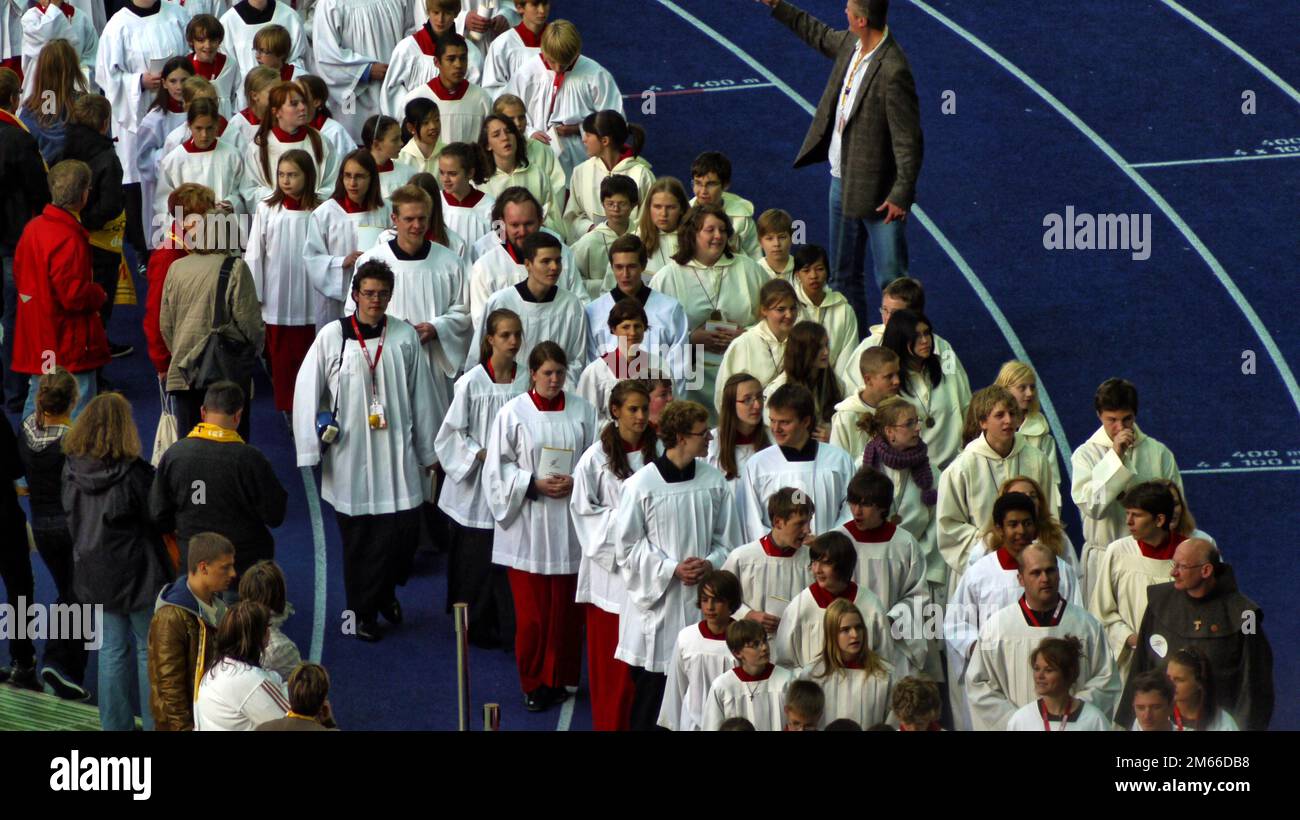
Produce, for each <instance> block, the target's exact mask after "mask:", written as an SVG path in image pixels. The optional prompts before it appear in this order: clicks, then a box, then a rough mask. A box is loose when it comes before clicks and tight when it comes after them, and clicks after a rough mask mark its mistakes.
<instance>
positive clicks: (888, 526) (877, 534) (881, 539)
mask: <svg viewBox="0 0 1300 820" xmlns="http://www.w3.org/2000/svg"><path fill="white" fill-rule="evenodd" d="M844 529H846V530H848V531H849V535H851V536H853V540H854V541H857V542H858V543H859V544H883V543H885V542H886V541H888V540H890V539H891V538H893V537H894V533H895V532H896V531H897V530H898V527H897V525H895V524H894V523H893V522H892V521H886V522H885V523H883V524H881V525H880V526H879V527H876V528H875V529H871V530H864V529H862V528H861V527H859V526H858V522H856V521H854V520H852V519H849V520H848V521H846V522H844Z"/></svg>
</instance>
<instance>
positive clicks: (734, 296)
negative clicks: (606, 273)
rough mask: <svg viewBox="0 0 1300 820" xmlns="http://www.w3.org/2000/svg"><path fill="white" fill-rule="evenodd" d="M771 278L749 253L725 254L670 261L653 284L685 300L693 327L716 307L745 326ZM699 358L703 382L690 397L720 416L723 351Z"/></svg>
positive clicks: (727, 318) (698, 376) (725, 317)
mask: <svg viewBox="0 0 1300 820" xmlns="http://www.w3.org/2000/svg"><path fill="white" fill-rule="evenodd" d="M767 281H768V276H767V274H766V273H765V272H764V271H763V269H762V268H760V267H759V266H758V263H757V262H755V261H754V260H753V259H750V258H749V257H747V256H741V255H735V256H732V257H730V258H728V257H726V256H723V257H721V258H719V259H718V261H717V262H716V263H715V264H714V265H713V266H712V267H707V268H706V267H704V266H703V264H702V263H700V262H697V261H695V260H692V261H691V262H690V263H689V264H686V265H679V264H678V263H676V262H670V263H669V264H668V265H666V266H665V267H664V268H662V269H661V270H660V271H659V272H658V273H656V274H655V276H654V278H653V279H651V280H650V287H651V288H653V289H654V290H657V291H660V292H661V293H664V294H666V295H668V296H671V297H673V298H674V299H676V300H677V301H678V302H680V303H681V305H682V308H683V309H684V310H685V311H686V326H687V329H688V330H689V331H694V330H695V329H696V328H698V327H701V326H703V325H704V323H705V322H707V321H709V316H710V314H711V313H712V312H713V311H714V310H715V309H716V310H718V311H721V313H722V319H723V320H724V321H727V322H732V323H733V324H735V325H737V326H738V327H740V328H742V329H743V328H748V327H750V326H752V325H753V324H754V322H755V321H756V319H755V318H754V317H755V316H756V315H757V310H758V291H759V289H760V288H761V287H763V283H765V282H767ZM737 341H739V340H737ZM732 344H735V342H733V343H732ZM699 359H700V360H701V361H702V362H703V367H700V364H699V362H697V363H696V368H697V369H698V370H699V372H698V373H697V374H696V376H695V380H696V381H697V382H698V383H699V386H698V387H696V388H694V389H692V390H691V391H690V393H689V394H688V395H687V398H689V399H691V400H693V401H698V402H699V403H700V404H703V405H704V406H705V407H708V408H710V416H711V417H716V413H717V408H716V406H715V398H714V394H715V392H716V391H715V389H714V386H715V385H716V384H725V383H726V381H725V380H724V379H722V378H719V375H718V368H719V367H720V366H721V364H722V354H719V353H704V352H701V353H700V354H699ZM773 375H775V374H773Z"/></svg>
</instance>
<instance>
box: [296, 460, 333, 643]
mask: <svg viewBox="0 0 1300 820" xmlns="http://www.w3.org/2000/svg"><path fill="white" fill-rule="evenodd" d="M298 472H299V474H301V475H302V487H303V490H305V491H306V493H307V511H308V513H310V515H311V541H312V552H313V554H314V555H315V564H316V571H315V584H314V595H313V596H312V613H311V649H310V650H309V651H308V653H307V657H308V658H309V659H310V660H311V662H312V663H320V659H321V653H322V652H323V651H324V650H325V598H326V590H327V587H328V585H327V583H326V581H327V579H328V575H327V574H326V570H327V567H326V563H325V521H324V519H323V518H322V517H321V511H320V496H319V495H318V494H317V493H316V476H315V474H313V473H312V469H311V468H310V467H299V468H298Z"/></svg>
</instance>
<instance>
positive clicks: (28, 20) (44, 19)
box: [21, 0, 102, 100]
mask: <svg viewBox="0 0 1300 820" xmlns="http://www.w3.org/2000/svg"><path fill="white" fill-rule="evenodd" d="M61 10H62V11H61ZM101 14H102V11H101ZM21 22H22V29H23V46H22V66H23V99H24V100H25V99H27V98H28V97H30V96H31V94H32V91H33V90H34V89H35V88H36V59H37V58H38V57H40V55H41V49H43V48H45V46H46V44H47V43H49V42H50V41H51V40H67V41H68V44H69V45H71V46H72V50H73V51H75V52H76V53H77V57H78V58H79V59H78V62H79V63H80V65H81V73H82V74H84V75H85V76H86V79H87V80H88V81H89V82H94V80H95V52H96V50H98V48H99V34H98V33H97V32H96V30H95V21H94V19H93V18H92V16H91V15H90V14H87V13H86V12H84V11H81V10H79V9H77V8H76V7H75V6H73V5H72V4H71V3H69V2H68V0H63V6H62V7H51V6H46V7H45V8H41V7H40V6H32V7H30V8H29V9H27V11H25V12H23V13H22V18H21Z"/></svg>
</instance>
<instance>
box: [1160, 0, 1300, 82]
mask: <svg viewBox="0 0 1300 820" xmlns="http://www.w3.org/2000/svg"><path fill="white" fill-rule="evenodd" d="M1160 2H1162V3H1164V4H1165V5H1166V6H1168V7H1169V8H1171V9H1173V10H1174V11H1175V12H1177V13H1178V14H1180V15H1182V17H1183V18H1185V19H1186V20H1187V21H1188V22H1189V23H1191V24H1192V25H1194V26H1196V27H1197V28H1199V29H1200V30H1201V31H1203V32H1205V33H1206V34H1208V35H1210V36H1211V37H1213V38H1214V39H1216V40H1218V41H1219V43H1220V44H1222V45H1223V47H1224V48H1226V49H1228V50H1229V51H1231V52H1232V53H1233V54H1236V55H1237V56H1238V57H1240V58H1241V59H1243V60H1245V61H1246V62H1247V63H1249V64H1250V66H1251V67H1252V68H1254V69H1255V70H1256V71H1258V72H1259V73H1260V74H1263V75H1264V76H1265V77H1267V78H1268V79H1269V81H1270V82H1272V83H1273V85H1276V86H1277V87H1278V88H1280V89H1282V92H1283V93H1284V94H1286V95H1287V96H1288V97H1290V98H1291V99H1293V100H1295V101H1296V102H1298V103H1300V91H1296V90H1295V88H1294V87H1293V86H1292V85H1290V84H1289V83H1288V82H1287V81H1286V80H1283V79H1282V78H1281V77H1279V76H1278V75H1277V72H1275V71H1274V70H1273V69H1271V68H1269V67H1268V66H1266V65H1264V64H1263V63H1261V62H1260V61H1259V60H1256V59H1255V58H1254V57H1253V56H1251V54H1250V52H1248V51H1246V49H1244V48H1242V47H1241V46H1239V45H1237V44H1236V43H1234V42H1233V41H1232V40H1230V39H1229V38H1228V36H1227V35H1226V34H1224V33H1223V32H1221V31H1219V30H1218V29H1216V28H1214V27H1213V26H1211V25H1210V24H1209V23H1207V22H1205V21H1204V20H1202V19H1201V18H1199V17H1197V16H1196V15H1195V14H1192V13H1191V12H1190V11H1188V10H1187V9H1185V8H1183V7H1182V6H1180V5H1179V4H1178V3H1175V2H1174V0H1160ZM1293 11H1294V9H1293ZM1294 31H1295V30H1294V29H1292V34H1293V35H1294Z"/></svg>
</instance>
